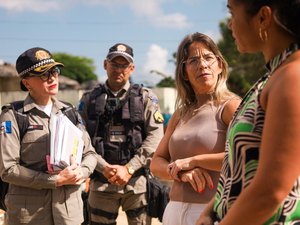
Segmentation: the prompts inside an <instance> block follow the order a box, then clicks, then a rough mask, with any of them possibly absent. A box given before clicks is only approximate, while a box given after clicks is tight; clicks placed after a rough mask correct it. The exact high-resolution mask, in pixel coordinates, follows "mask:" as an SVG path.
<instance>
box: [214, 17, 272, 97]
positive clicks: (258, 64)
mask: <svg viewBox="0 0 300 225" xmlns="http://www.w3.org/2000/svg"><path fill="white" fill-rule="evenodd" d="M227 21H228V20H225V21H222V22H220V31H221V35H222V39H221V40H220V41H219V42H218V46H219V48H220V51H221V52H222V54H223V56H224V58H225V59H226V61H227V63H228V65H229V71H230V73H229V79H228V87H229V88H230V89H231V90H232V91H234V92H235V93H237V94H239V95H240V96H243V95H244V94H245V93H246V92H247V91H248V90H249V88H250V87H251V86H252V85H253V84H254V83H255V81H257V80H258V79H259V77H261V76H262V75H263V74H264V73H265V72H266V70H265V68H264V65H265V62H264V58H263V55H262V54H260V53H257V54H241V53H239V52H238V50H237V48H236V45H235V43H234V39H233V37H232V34H231V30H229V28H228V26H227V23H228V22H227Z"/></svg>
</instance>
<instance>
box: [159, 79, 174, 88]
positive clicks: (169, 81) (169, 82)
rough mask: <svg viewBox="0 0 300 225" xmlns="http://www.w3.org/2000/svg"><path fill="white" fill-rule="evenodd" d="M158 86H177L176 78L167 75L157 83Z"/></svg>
mask: <svg viewBox="0 0 300 225" xmlns="http://www.w3.org/2000/svg"><path fill="white" fill-rule="evenodd" d="M156 87H175V80H174V78H172V77H165V78H164V79H162V80H161V81H160V82H159V83H158V84H157V85H156Z"/></svg>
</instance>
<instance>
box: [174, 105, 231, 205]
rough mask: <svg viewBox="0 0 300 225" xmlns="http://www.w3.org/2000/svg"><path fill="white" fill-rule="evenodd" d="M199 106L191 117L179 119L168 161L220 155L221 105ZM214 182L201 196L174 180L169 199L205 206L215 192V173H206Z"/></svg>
mask: <svg viewBox="0 0 300 225" xmlns="http://www.w3.org/2000/svg"><path fill="white" fill-rule="evenodd" d="M225 104H226V103H224V104H222V105H220V106H214V105H212V104H206V105H203V106H201V107H200V108H199V109H197V111H196V110H195V111H194V112H195V113H194V115H192V116H191V115H186V116H185V117H184V118H182V119H181V120H180V121H179V122H178V124H177V127H176V129H175V130H174V132H173V134H172V136H171V138H170V141H169V152H170V156H171V159H172V161H175V160H176V159H182V158H186V157H191V156H194V155H201V154H210V153H219V152H224V149H225V135H226V130H227V125H226V124H225V123H224V122H223V121H222V118H221V115H222V111H223V109H224V105H225ZM208 172H209V174H210V176H211V178H212V179H213V182H214V188H213V189H210V188H209V187H206V188H205V190H204V191H203V192H202V193H198V192H196V191H194V189H193V188H192V186H191V184H190V183H184V182H178V181H174V182H173V185H172V188H171V192H170V199H171V200H172V201H180V202H189V203H208V202H209V200H210V199H211V198H212V197H213V196H214V194H215V192H216V186H217V183H218V179H219V172H215V171H208Z"/></svg>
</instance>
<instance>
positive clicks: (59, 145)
mask: <svg viewBox="0 0 300 225" xmlns="http://www.w3.org/2000/svg"><path fill="white" fill-rule="evenodd" d="M50 121H51V122H50V130H51V140H50V147H51V148H50V165H51V166H52V168H53V170H61V169H63V168H65V167H67V166H69V165H70V157H71V155H73V156H74V157H75V161H76V163H78V164H79V165H80V163H81V159H82V151H83V145H84V143H83V140H82V135H83V132H82V131H81V130H80V129H79V128H77V127H76V126H75V125H74V124H73V123H72V122H71V121H70V120H69V118H68V117H66V116H65V115H64V114H60V115H54V114H52V115H51V120H50Z"/></svg>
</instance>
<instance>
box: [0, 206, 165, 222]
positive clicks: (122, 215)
mask: <svg viewBox="0 0 300 225" xmlns="http://www.w3.org/2000/svg"><path fill="white" fill-rule="evenodd" d="M0 225H1V224H0ZM117 225H128V223H127V219H126V214H125V212H123V211H122V210H120V211H119V216H118V218H117ZM151 225H162V223H161V222H159V220H158V219H157V218H152V224H151Z"/></svg>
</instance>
